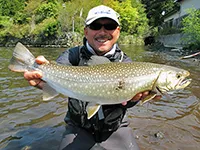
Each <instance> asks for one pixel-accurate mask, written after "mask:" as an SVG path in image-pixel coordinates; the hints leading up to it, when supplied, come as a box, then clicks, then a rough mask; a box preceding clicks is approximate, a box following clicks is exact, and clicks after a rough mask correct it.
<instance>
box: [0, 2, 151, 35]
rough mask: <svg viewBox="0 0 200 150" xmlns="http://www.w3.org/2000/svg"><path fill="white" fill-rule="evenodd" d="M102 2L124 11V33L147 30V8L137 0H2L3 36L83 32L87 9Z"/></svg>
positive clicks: (122, 19) (0, 21)
mask: <svg viewBox="0 0 200 150" xmlns="http://www.w3.org/2000/svg"><path fill="white" fill-rule="evenodd" d="M101 4H104V5H107V6H110V7H111V8H113V9H115V10H116V11H117V12H118V13H119V14H120V15H121V17H120V21H121V31H122V33H124V35H131V37H132V36H133V37H136V36H139V37H142V36H143V35H144V34H145V33H146V30H148V24H147V23H148V19H147V17H146V14H145V8H144V6H143V4H141V2H140V1H138V0H92V1H91V0H84V1H83V0H12V1H10V0H0V38H4V39H6V37H8V36H10V37H16V38H26V37H27V36H28V37H34V38H36V37H37V36H38V37H41V36H42V37H44V38H45V37H46V38H48V37H56V36H60V35H62V34H63V33H65V32H78V33H81V34H82V35H83V28H84V25H85V24H84V20H85V18H86V17H87V13H88V11H89V10H90V9H91V8H92V7H94V6H97V5H101ZM131 39H132V38H131Z"/></svg>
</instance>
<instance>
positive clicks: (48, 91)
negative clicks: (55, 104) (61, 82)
mask: <svg viewBox="0 0 200 150" xmlns="http://www.w3.org/2000/svg"><path fill="white" fill-rule="evenodd" d="M57 95H58V92H57V91H56V90H55V89H53V88H52V87H51V86H49V84H48V83H45V84H44V87H43V100H44V101H48V100H51V99H52V98H54V97H56V96H57Z"/></svg>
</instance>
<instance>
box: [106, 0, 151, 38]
mask: <svg viewBox="0 0 200 150" xmlns="http://www.w3.org/2000/svg"><path fill="white" fill-rule="evenodd" d="M104 4H105V5H108V6H110V7H112V8H113V9H114V10H116V11H117V12H118V13H119V14H120V22H121V31H122V32H126V33H128V34H130V35H134V36H143V35H144V34H145V32H146V29H148V24H147V23H148V20H147V18H146V14H145V13H144V11H145V9H144V7H143V5H142V4H141V3H140V1H138V0H123V1H115V0H107V1H104Z"/></svg>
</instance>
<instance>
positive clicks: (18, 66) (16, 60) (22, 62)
mask: <svg viewBox="0 0 200 150" xmlns="http://www.w3.org/2000/svg"><path fill="white" fill-rule="evenodd" d="M34 62H35V57H34V56H33V54H32V53H31V52H30V51H29V50H28V49H27V48H26V47H25V46H24V45H23V44H21V43H20V42H18V43H17V45H16V46H15V48H14V51H13V56H12V58H11V60H10V64H9V66H8V68H9V69H10V70H11V71H15V72H24V71H27V70H30V67H31V66H32V65H33V64H34Z"/></svg>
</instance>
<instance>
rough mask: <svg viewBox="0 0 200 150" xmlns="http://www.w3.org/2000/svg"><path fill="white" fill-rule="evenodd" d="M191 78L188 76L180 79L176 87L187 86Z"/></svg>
mask: <svg viewBox="0 0 200 150" xmlns="http://www.w3.org/2000/svg"><path fill="white" fill-rule="evenodd" d="M191 81H192V79H190V78H184V79H181V80H180V81H179V83H178V85H177V87H178V88H185V87H186V86H188V85H189V84H190V83H191Z"/></svg>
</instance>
